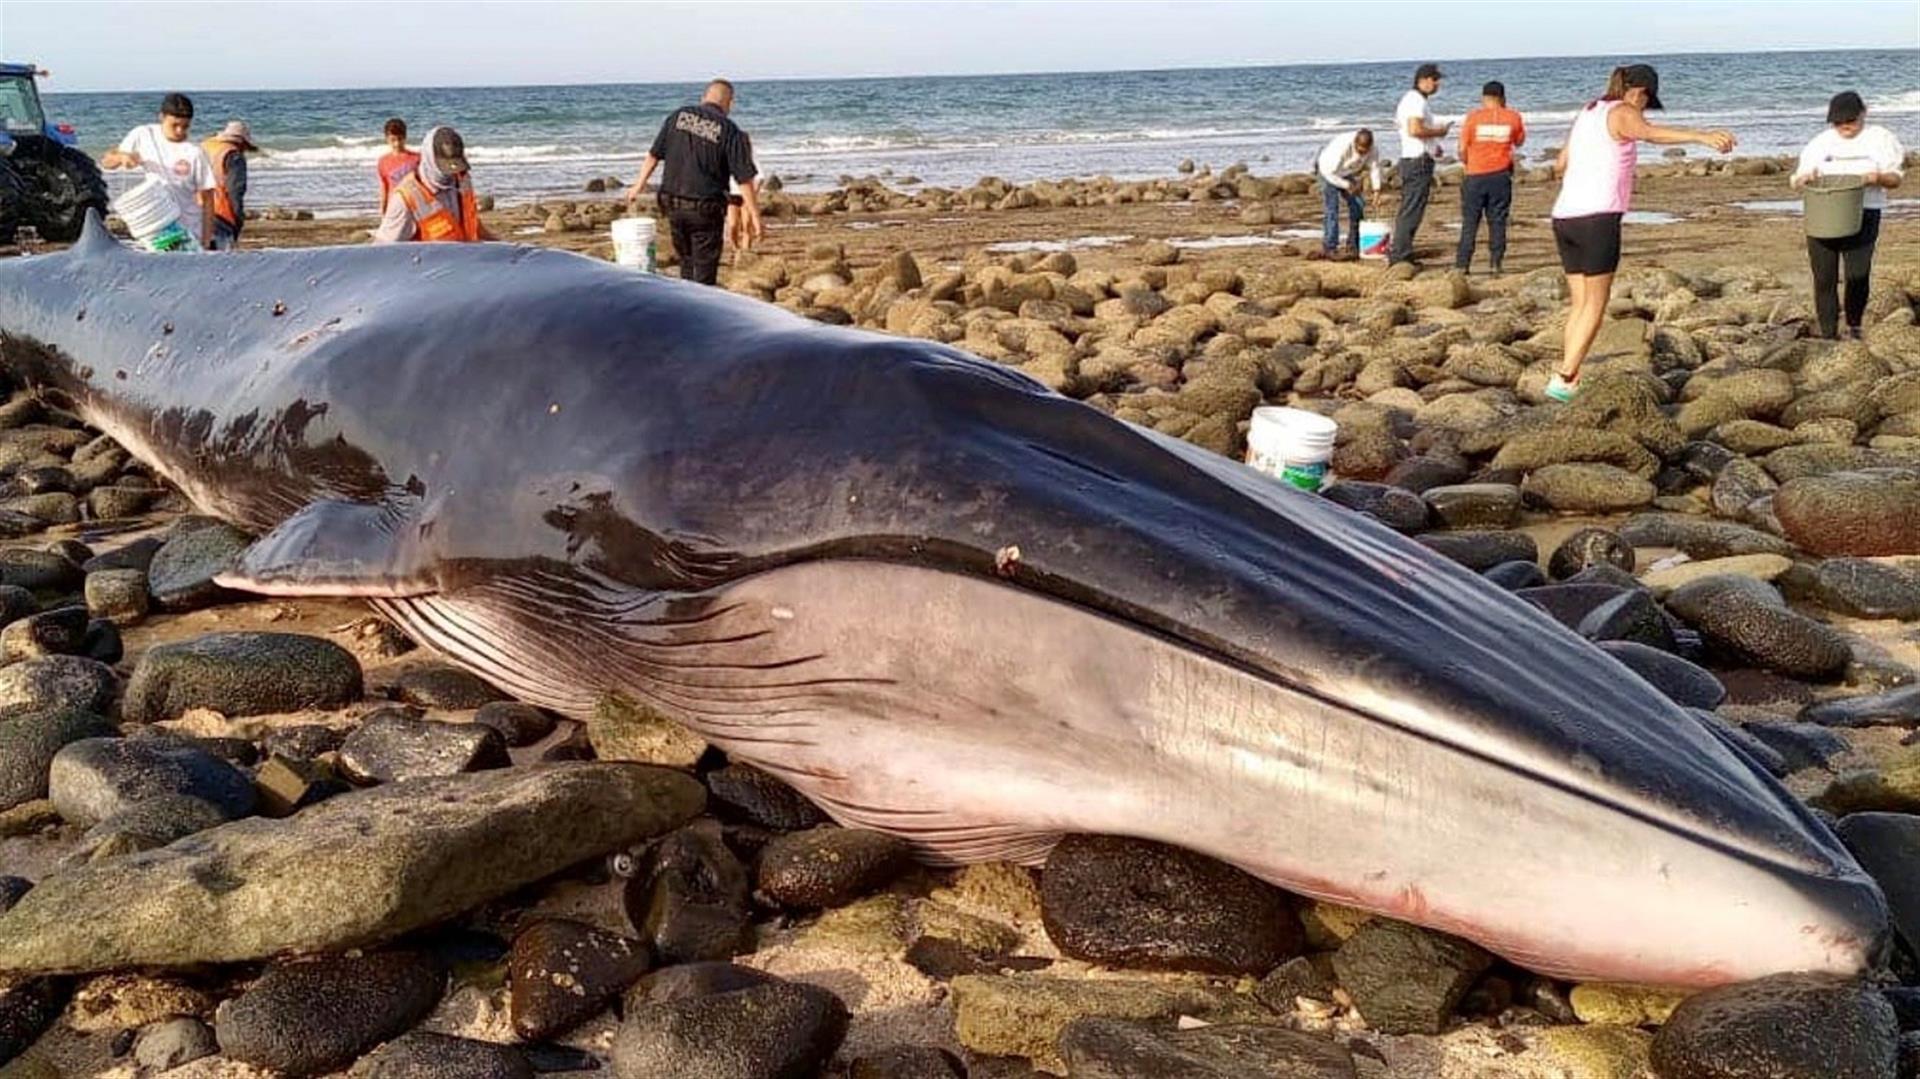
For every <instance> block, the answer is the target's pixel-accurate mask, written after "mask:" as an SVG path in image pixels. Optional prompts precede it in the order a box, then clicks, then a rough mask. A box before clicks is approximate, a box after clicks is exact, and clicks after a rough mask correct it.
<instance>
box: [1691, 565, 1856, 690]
mask: <svg viewBox="0 0 1920 1079" xmlns="http://www.w3.org/2000/svg"><path fill="white" fill-rule="evenodd" d="M1739 582H1747V583H1749V584H1758V585H1759V587H1760V588H1761V589H1764V590H1765V592H1772V589H1771V588H1770V587H1769V586H1767V585H1765V584H1760V583H1759V582H1753V581H1750V580H1749V579H1747V578H1741V577H1709V578H1704V579H1702V580H1699V581H1695V582H1693V583H1692V584H1689V585H1687V586H1685V587H1683V588H1680V589H1677V590H1675V591H1674V593H1673V595H1672V596H1670V597H1668V601H1667V606H1668V609H1669V610H1671V611H1673V613H1674V614H1677V615H1679V616H1680V617H1681V618H1682V619H1685V620H1686V621H1687V622H1688V623H1689V624H1690V625H1692V626H1693V627H1694V628H1696V629H1698V630H1699V631H1700V635H1701V636H1702V637H1703V638H1704V639H1705V640H1706V641H1707V643H1708V644H1709V645H1710V646H1712V647H1714V648H1717V649H1720V650H1722V651H1724V652H1727V653H1729V654H1730V655H1732V656H1733V657H1734V658H1735V659H1736V660H1737V661H1739V662H1741V663H1746V664H1751V665H1753V666H1756V667H1761V668H1763V669H1765V670H1769V671H1773V672H1776V673H1778V674H1784V675H1786V676H1788V677H1790V678H1804V679H1809V680H1813V681H1825V680H1828V679H1832V678H1836V677H1838V676H1839V675H1840V673H1841V672H1842V671H1844V670H1846V666H1847V662H1848V660H1849V659H1851V658H1852V651H1851V650H1850V649H1849V648H1848V646H1847V640H1846V638H1845V637H1844V636H1842V635H1841V634H1840V633H1839V632H1838V631H1836V630H1834V629H1833V628H1832V627H1829V626H1825V625H1822V624H1820V623H1819V622H1816V621H1814V620H1813V619H1811V618H1808V617H1807V616H1806V615H1803V614H1800V613H1799V612H1797V611H1793V610H1789V609H1788V608H1787V607H1786V605H1785V604H1784V603H1782V602H1779V600H1778V596H1777V594H1776V595H1775V596H1774V597H1773V598H1772V600H1769V599H1767V598H1766V597H1765V595H1764V593H1757V592H1755V591H1754V590H1753V589H1751V588H1745V587H1738V586H1737V584H1738V583H1739Z"/></svg>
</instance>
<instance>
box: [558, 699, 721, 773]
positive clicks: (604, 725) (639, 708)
mask: <svg viewBox="0 0 1920 1079" xmlns="http://www.w3.org/2000/svg"><path fill="white" fill-rule="evenodd" d="M587 737H588V739H589V740H590V741H591V743H592V745H593V751H594V754H595V755H596V756H598V757H599V758H600V759H601V760H607V761H638V762H641V763H645V764H665V765H671V766H673V767H676V768H691V767H693V766H694V765H695V764H696V763H698V762H699V760H700V757H701V756H702V755H703V754H705V753H706V751H707V743H706V740H705V739H703V738H701V737H700V736H699V735H697V734H695V733H693V732H692V731H690V730H688V729H687V728H685V727H683V726H681V725H680V724H678V723H675V722H674V721H673V720H671V719H668V718H667V717H666V716H664V715H661V714H659V713H658V712H655V711H654V710H653V709H651V708H648V707H646V706H645V705H643V704H640V703H639V702H637V701H634V700H632V699H631V698H628V697H626V696H624V695H621V694H617V693H615V694H607V695H606V696H604V697H602V698H601V699H600V700H599V701H597V702H596V703H595V704H594V708H593V714H592V715H591V716H589V717H588V719H587Z"/></svg>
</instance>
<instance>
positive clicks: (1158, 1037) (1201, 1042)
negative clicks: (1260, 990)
mask: <svg viewBox="0 0 1920 1079" xmlns="http://www.w3.org/2000/svg"><path fill="white" fill-rule="evenodd" d="M1060 1056H1061V1058H1062V1059H1064V1060H1065V1061H1066V1063H1067V1074H1069V1075H1072V1076H1074V1077H1075V1079H1083V1077H1084V1079H1150V1077H1160V1079H1242V1077H1245V1076H1255V1075H1284V1076H1299V1077H1301V1079H1353V1077H1354V1076H1355V1075H1356V1074H1357V1072H1356V1071H1355V1069H1354V1063H1353V1054H1352V1053H1350V1052H1348V1051H1347V1049H1346V1048H1345V1047H1343V1046H1340V1045H1337V1044H1335V1043H1334V1042H1333V1041H1331V1040H1330V1039H1328V1038H1327V1037H1325V1036H1324V1035H1317V1034H1309V1033H1306V1032H1304V1031H1298V1030H1288V1029H1286V1028H1285V1027H1279V1026H1271V1025H1267V1024H1256V1023H1228V1024H1222V1025H1219V1026H1205V1027H1197V1028H1195V1029H1192V1030H1176V1029H1169V1028H1166V1027H1156V1026H1152V1025H1149V1024H1147V1023H1141V1022H1136V1021H1131V1020H1125V1019H1104V1018H1099V1017H1088V1018H1085V1019H1076V1020H1074V1021H1073V1022H1071V1023H1069V1024H1067V1028H1066V1029H1065V1030H1063V1031H1061V1033H1060Z"/></svg>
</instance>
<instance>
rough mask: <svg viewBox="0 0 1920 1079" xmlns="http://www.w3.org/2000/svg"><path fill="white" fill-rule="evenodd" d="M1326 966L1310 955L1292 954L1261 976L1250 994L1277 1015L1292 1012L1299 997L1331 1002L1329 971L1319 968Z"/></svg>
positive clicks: (1331, 990)
mask: <svg viewBox="0 0 1920 1079" xmlns="http://www.w3.org/2000/svg"><path fill="white" fill-rule="evenodd" d="M1325 965H1326V964H1325V963H1324V961H1323V962H1315V960H1314V957H1311V956H1304V955H1302V956H1295V957H1294V958H1292V959H1289V960H1287V961H1286V962H1284V963H1282V964H1280V965H1279V966H1277V967H1275V968H1273V971H1272V972H1271V973H1269V974H1268V975H1267V976H1266V977H1264V978H1262V979H1260V984H1259V985H1256V986H1254V988H1253V995H1254V997H1255V999H1257V1000H1259V1001H1260V1003H1262V1004H1265V1005H1266V1006H1267V1007H1269V1008H1272V1009H1273V1010H1274V1011H1275V1012H1276V1013H1278V1014H1280V1015H1286V1014H1287V1013H1288V1012H1291V1011H1293V1009H1294V1001H1295V1000H1297V999H1298V998H1300V997H1306V998H1308V999H1309V1000H1320V1001H1331V1000H1332V999H1334V994H1333V990H1334V983H1333V978H1332V976H1331V973H1330V971H1328V970H1324V969H1322V967H1323V966H1325Z"/></svg>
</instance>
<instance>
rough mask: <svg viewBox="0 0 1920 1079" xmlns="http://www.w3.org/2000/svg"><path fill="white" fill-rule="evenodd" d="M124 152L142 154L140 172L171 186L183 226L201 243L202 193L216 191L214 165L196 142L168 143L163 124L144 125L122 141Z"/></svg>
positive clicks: (181, 225)
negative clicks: (199, 195)
mask: <svg viewBox="0 0 1920 1079" xmlns="http://www.w3.org/2000/svg"><path fill="white" fill-rule="evenodd" d="M120 151H121V152H122V153H130V154H139V155H140V169H141V171H143V172H145V173H146V174H147V175H149V176H158V177H159V178H160V179H161V180H163V181H165V182H166V184H167V190H168V191H169V192H171V193H172V195H173V201H174V203H175V204H176V205H178V206H179V207H180V227H181V228H183V229H186V230H187V235H189V236H191V237H193V238H194V241H195V242H196V243H197V242H199V239H200V200H199V198H198V197H197V196H198V194H199V193H200V192H202V191H212V190H213V163H212V162H210V161H208V160H207V153H206V151H205V150H202V149H200V144H199V143H197V142H194V141H193V140H192V139H187V140H185V141H182V142H168V141H167V137H166V136H165V135H163V134H161V133H160V125H159V124H141V125H140V126H139V127H136V128H134V129H133V130H132V131H129V132H127V137H126V138H124V139H121V140H120Z"/></svg>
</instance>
